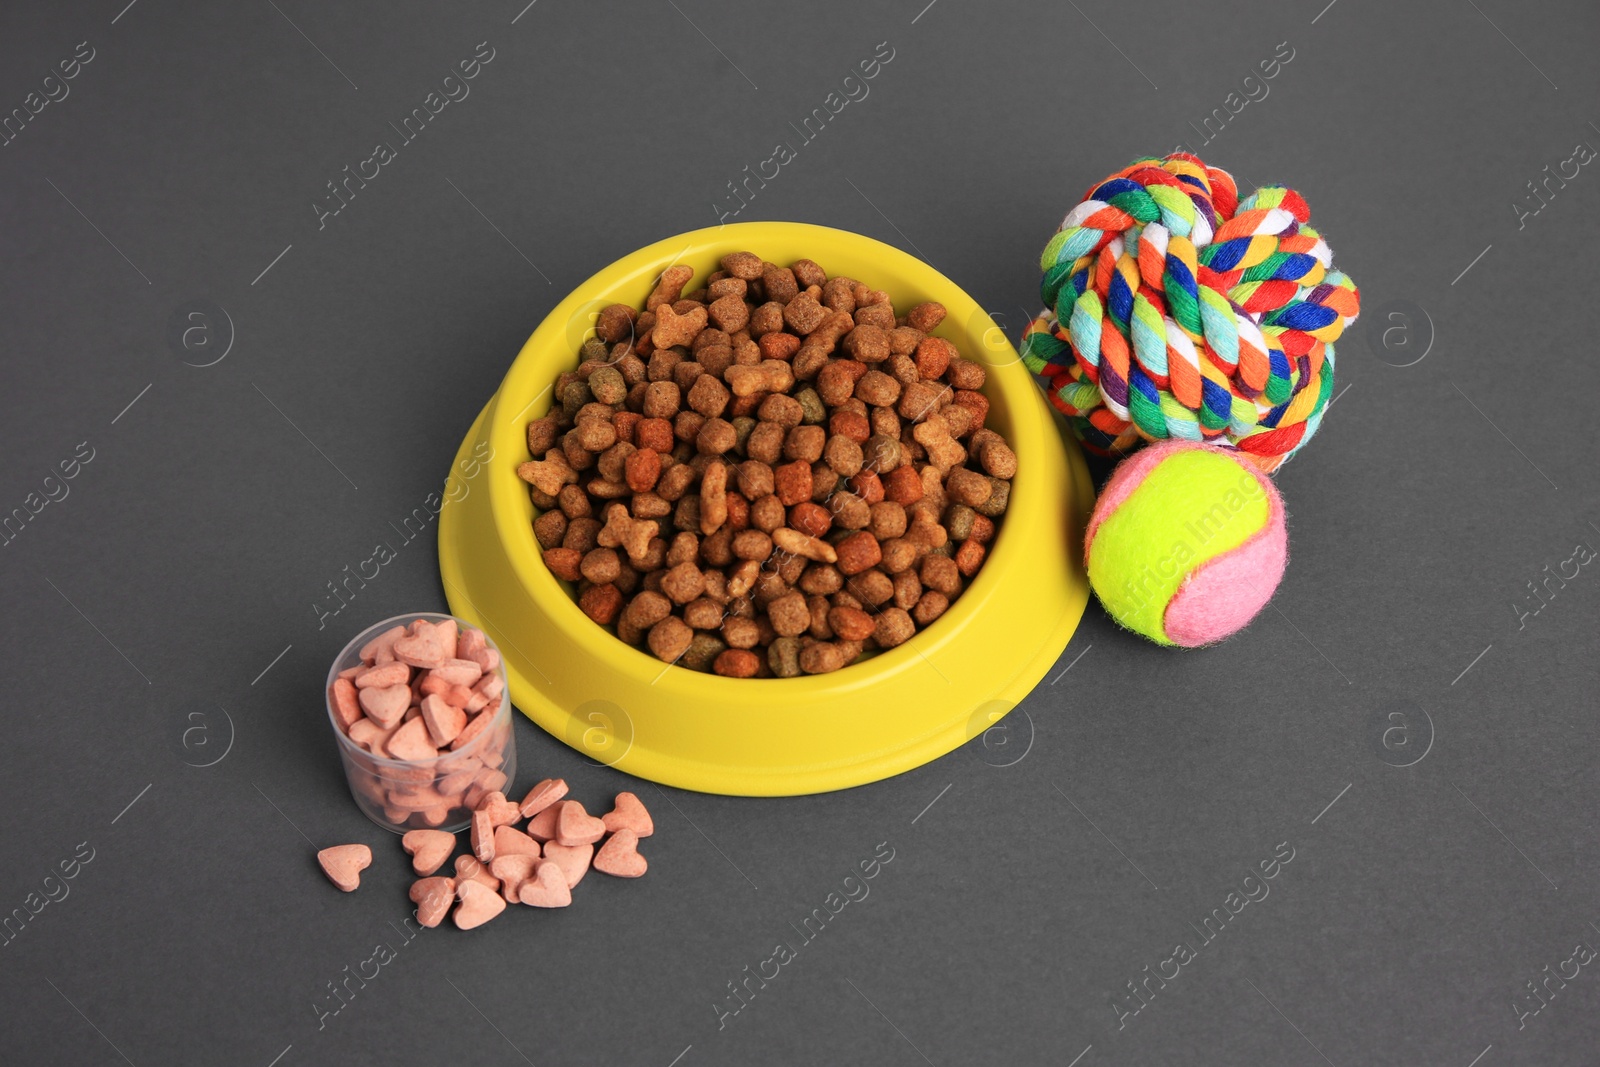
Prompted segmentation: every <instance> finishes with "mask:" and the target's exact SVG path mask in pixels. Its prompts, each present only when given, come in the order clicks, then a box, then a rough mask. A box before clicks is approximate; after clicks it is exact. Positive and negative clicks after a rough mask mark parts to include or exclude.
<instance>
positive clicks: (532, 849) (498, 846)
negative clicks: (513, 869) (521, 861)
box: [494, 826, 539, 856]
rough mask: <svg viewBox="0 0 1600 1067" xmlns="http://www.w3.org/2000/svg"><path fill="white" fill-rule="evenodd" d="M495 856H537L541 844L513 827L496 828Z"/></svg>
mask: <svg viewBox="0 0 1600 1067" xmlns="http://www.w3.org/2000/svg"><path fill="white" fill-rule="evenodd" d="M494 854H495V855H496V856H537V855H539V842H537V841H535V840H534V839H533V838H531V837H529V836H528V835H527V834H525V833H523V832H522V831H521V830H518V829H517V828H516V827H513V826H496V827H495V828H494Z"/></svg>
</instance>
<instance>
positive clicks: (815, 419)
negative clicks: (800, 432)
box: [794, 385, 828, 426]
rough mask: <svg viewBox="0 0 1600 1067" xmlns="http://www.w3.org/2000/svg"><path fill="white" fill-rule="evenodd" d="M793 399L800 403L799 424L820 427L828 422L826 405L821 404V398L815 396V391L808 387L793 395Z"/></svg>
mask: <svg viewBox="0 0 1600 1067" xmlns="http://www.w3.org/2000/svg"><path fill="white" fill-rule="evenodd" d="M794 398H795V399H796V400H798V401H800V421H801V423H803V424H804V425H806V426H820V425H822V424H823V423H825V422H827V421H828V408H827V405H825V404H823V402H822V397H820V396H818V395H817V391H816V390H815V389H813V388H811V387H810V386H809V385H808V386H806V387H805V388H804V389H802V390H800V391H799V392H798V393H795V394H794Z"/></svg>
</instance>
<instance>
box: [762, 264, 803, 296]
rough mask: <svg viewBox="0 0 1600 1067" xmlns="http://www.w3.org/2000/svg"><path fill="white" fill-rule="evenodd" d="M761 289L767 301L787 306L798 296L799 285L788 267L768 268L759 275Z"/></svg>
mask: <svg viewBox="0 0 1600 1067" xmlns="http://www.w3.org/2000/svg"><path fill="white" fill-rule="evenodd" d="M761 287H762V288H763V289H764V290H765V291H766V294H767V299H768V300H776V301H777V302H778V303H780V304H787V303H788V302H789V301H791V300H793V299H794V298H795V297H797V296H799V295H800V283H799V281H798V280H797V279H796V278H795V276H794V271H792V270H790V269H789V268H788V267H769V268H768V269H767V270H765V271H763V272H762V274H761Z"/></svg>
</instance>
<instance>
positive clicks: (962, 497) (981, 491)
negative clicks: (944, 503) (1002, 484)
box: [945, 467, 994, 508]
mask: <svg viewBox="0 0 1600 1067" xmlns="http://www.w3.org/2000/svg"><path fill="white" fill-rule="evenodd" d="M945 491H946V492H947V493H949V495H950V499H951V500H953V501H955V502H956V503H957V504H965V505H967V506H968V507H970V508H977V507H980V506H981V505H983V504H984V503H986V502H987V501H988V499H989V497H990V496H992V495H993V494H994V483H993V482H992V481H990V480H989V479H988V478H985V477H984V476H983V475H981V474H979V473H978V472H977V471H972V470H968V469H966V468H965V467H961V468H958V469H956V470H953V471H951V472H950V477H949V478H948V479H946V481H945Z"/></svg>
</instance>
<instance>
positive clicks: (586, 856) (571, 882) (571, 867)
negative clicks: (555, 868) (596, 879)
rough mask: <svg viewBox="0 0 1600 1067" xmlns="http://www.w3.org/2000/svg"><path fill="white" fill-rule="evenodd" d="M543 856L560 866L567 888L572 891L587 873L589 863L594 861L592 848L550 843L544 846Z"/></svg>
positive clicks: (590, 846) (591, 846)
mask: <svg viewBox="0 0 1600 1067" xmlns="http://www.w3.org/2000/svg"><path fill="white" fill-rule="evenodd" d="M544 856H545V859H550V860H555V861H556V863H558V864H560V866H561V873H562V874H563V875H565V876H566V879H567V888H569V889H572V888H576V887H577V885H578V883H579V882H581V881H583V876H584V875H586V874H588V873H589V862H590V861H591V860H593V859H594V846H593V845H563V844H560V843H559V842H556V841H551V842H550V843H549V844H547V845H545V846H544Z"/></svg>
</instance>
